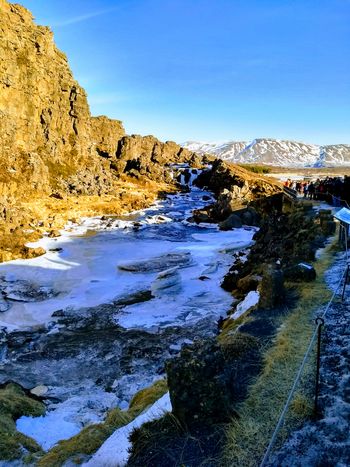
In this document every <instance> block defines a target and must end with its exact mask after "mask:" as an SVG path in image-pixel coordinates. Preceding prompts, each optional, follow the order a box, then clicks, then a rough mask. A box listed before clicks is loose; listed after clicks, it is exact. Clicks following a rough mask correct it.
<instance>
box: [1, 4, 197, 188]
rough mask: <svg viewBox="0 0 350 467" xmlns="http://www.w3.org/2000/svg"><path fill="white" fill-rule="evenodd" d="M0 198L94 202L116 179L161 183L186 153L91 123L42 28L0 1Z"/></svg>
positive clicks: (100, 121)
mask: <svg viewBox="0 0 350 467" xmlns="http://www.w3.org/2000/svg"><path fill="white" fill-rule="evenodd" d="M0 44H1V45H0V134H1V142H2V144H1V147H0V196H1V195H14V196H17V197H18V196H21V195H22V193H25V194H28V193H31V192H32V193H50V192H51V191H52V190H57V189H58V190H63V191H65V192H67V193H74V194H78V195H79V194H88V195H90V194H102V193H108V192H111V191H112V190H113V182H114V180H115V179H116V177H118V176H120V175H121V173H126V174H128V173H129V172H130V171H134V172H132V173H131V175H135V172H136V173H138V174H141V175H148V176H149V177H152V176H153V175H154V176H155V178H156V179H159V178H161V177H162V176H163V172H164V171H163V168H162V167H163V165H164V164H165V163H168V162H178V161H180V162H184V161H188V160H190V159H191V158H193V153H191V152H190V151H188V150H184V149H182V148H181V147H180V146H178V145H176V144H175V143H170V142H169V143H165V144H163V143H161V142H160V141H158V140H157V139H156V138H154V137H152V136H147V137H145V138H143V137H141V136H131V137H126V136H125V132H124V128H123V126H122V123H121V122H120V121H118V120H110V119H109V118H107V117H92V116H91V114H90V110H89V106H88V102H87V97H86V94H85V91H84V89H83V88H82V87H81V86H79V84H78V83H77V81H76V80H75V79H74V77H73V75H72V72H71V70H70V68H69V65H68V62H67V58H66V56H65V55H64V54H63V53H62V52H61V51H59V50H58V49H57V48H56V46H55V44H54V42H53V34H52V32H51V31H50V29H49V28H47V27H43V26H37V25H35V24H34V23H33V17H32V15H31V13H30V12H29V11H28V10H26V9H25V8H23V7H22V6H20V5H15V4H10V3H8V2H7V1H6V0H0Z"/></svg>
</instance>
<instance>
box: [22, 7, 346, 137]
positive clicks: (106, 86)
mask: <svg viewBox="0 0 350 467" xmlns="http://www.w3.org/2000/svg"><path fill="white" fill-rule="evenodd" d="M17 1H18V3H21V4H23V5H24V6H26V7H27V8H29V9H30V10H31V11H32V12H33V14H34V16H35V18H36V22H37V23H38V24H44V25H49V26H50V27H51V28H52V30H53V31H54V34H55V41H56V44H57V45H58V47H59V48H60V49H62V50H63V51H64V52H65V53H66V54H67V55H68V58H69V63H70V66H71V68H72V69H73V72H74V75H75V77H76V78H77V80H78V81H79V82H80V84H81V85H82V86H83V87H84V88H85V89H86V91H87V93H88V96H89V103H90V106H91V111H92V113H93V115H99V114H105V115H108V116H109V117H113V118H118V119H120V120H123V122H124V125H125V127H126V130H127V132H128V133H140V134H153V135H155V136H157V137H159V138H161V139H162V140H168V139H171V140H175V141H177V142H183V141H186V140H202V141H218V140H219V141H220V140H251V139H253V138H258V137H271V138H280V139H294V140H301V141H305V142H311V143H316V144H332V143H348V144H349V143H350V0H74V1H72V0H17Z"/></svg>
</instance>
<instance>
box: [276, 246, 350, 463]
mask: <svg viewBox="0 0 350 467" xmlns="http://www.w3.org/2000/svg"><path fill="white" fill-rule="evenodd" d="M345 264H346V263H345V258H344V254H340V255H339V256H338V259H337V261H336V263H335V264H334V265H333V266H332V267H331V268H330V270H329V271H328V273H326V280H327V283H328V285H329V286H330V288H331V289H333V290H334V289H335V288H336V286H337V284H338V282H339V279H340V277H341V275H342V273H343V271H344V267H345ZM341 292H342V289H340V290H339V295H338V299H337V300H335V301H334V302H333V305H332V306H331V308H330V309H329V311H328V313H327V315H326V317H325V327H324V331H323V344H322V351H321V379H320V380H321V387H320V396H319V405H320V409H321V417H320V418H319V419H318V420H317V421H313V422H308V423H306V424H305V425H304V426H303V427H302V428H301V429H300V430H298V431H295V432H294V433H292V435H291V436H290V438H289V439H288V441H287V442H286V443H285V444H284V446H283V447H282V448H281V449H280V451H279V452H277V453H275V455H274V456H273V457H272V458H271V462H270V464H269V465H271V466H276V465H278V466H281V467H289V466H293V467H316V466H317V467H318V466H336V467H345V466H349V465H350V332H349V317H350V284H348V285H347V287H346V295H345V300H344V302H341V300H340V299H339V298H340V295H341Z"/></svg>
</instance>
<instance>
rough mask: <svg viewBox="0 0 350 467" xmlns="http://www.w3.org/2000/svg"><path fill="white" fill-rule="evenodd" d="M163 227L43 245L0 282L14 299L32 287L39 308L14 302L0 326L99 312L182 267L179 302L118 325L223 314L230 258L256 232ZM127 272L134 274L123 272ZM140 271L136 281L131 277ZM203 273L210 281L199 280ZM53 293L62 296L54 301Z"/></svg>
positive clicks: (160, 303)
mask: <svg viewBox="0 0 350 467" xmlns="http://www.w3.org/2000/svg"><path fill="white" fill-rule="evenodd" d="M163 225H164V224H163ZM163 225H156V226H149V227H148V228H147V230H144V231H141V232H128V233H127V232H125V231H124V230H123V229H117V230H115V231H112V232H101V233H98V234H96V235H92V236H86V237H82V236H81V235H80V232H79V236H74V233H73V232H64V235H63V236H62V237H60V238H58V239H49V238H44V239H42V240H41V241H40V242H39V244H40V245H42V246H44V247H45V248H46V249H47V250H48V251H47V253H46V254H45V255H43V256H41V257H39V258H34V259H31V260H16V261H12V262H9V263H4V264H2V265H1V266H0V275H1V276H3V277H4V279H5V281H11V282H8V283H9V284H11V286H10V288H11V287H12V288H13V290H14V291H16V295H14V293H13V294H12V295H13V297H12V295H11V297H12V298H13V299H15V298H17V300H18V299H19V298H21V297H22V298H23V299H25V296H26V293H28V291H27V289H28V286H27V284H28V283H30V284H32V287H34V288H36V289H37V290H38V291H41V292H40V297H39V298H40V301H38V300H39V298H38V300H36V301H29V300H32V298H33V297H28V300H27V301H16V302H15V301H13V303H12V306H11V308H10V309H9V310H8V311H5V312H3V313H1V315H0V325H3V326H6V327H8V329H10V330H11V329H15V328H24V327H28V326H31V327H32V326H36V325H41V324H45V323H48V322H49V321H50V320H51V316H52V314H53V313H54V312H55V311H57V310H60V309H65V308H67V307H70V308H73V309H74V308H75V309H81V308H84V307H93V306H98V305H100V304H103V303H110V302H112V301H114V300H116V299H118V297H121V296H125V295H130V294H132V293H135V292H138V291H141V290H142V291H144V290H150V291H151V290H152V288H153V289H154V283H155V281H156V280H157V274H159V272H162V271H163V270H167V269H169V268H170V267H172V266H181V267H180V269H179V274H180V282H181V287H180V288H179V293H178V294H177V295H174V296H173V297H172V299H169V297H168V296H166V297H162V296H159V294H157V298H156V299H154V300H151V301H150V302H149V303H144V304H142V303H141V304H136V305H133V306H131V307H126V308H125V310H124V311H125V313H123V314H122V315H120V318H119V322H120V324H121V325H122V326H127V327H128V326H134V325H138V326H139V325H140V326H153V325H157V324H158V325H162V324H169V323H171V321H173V320H176V321H180V322H183V323H185V322H188V320H189V319H195V318H196V317H199V316H201V315H203V314H206V313H215V314H220V313H224V311H225V309H227V308H228V306H229V305H230V302H231V297H230V295H229V294H227V293H226V292H224V291H223V290H222V289H221V288H220V287H219V283H220V281H221V280H222V277H223V275H224V274H225V272H226V270H227V268H228V267H229V266H230V264H231V262H232V258H231V256H230V255H228V254H226V252H227V251H232V250H236V249H240V248H244V247H246V246H247V245H250V244H251V239H252V236H253V234H254V231H253V230H245V229H236V230H235V231H232V232H220V231H216V232H213V229H212V228H211V229H210V230H209V231H205V230H204V229H200V228H198V227H196V226H191V227H188V226H184V225H182V224H181V223H178V222H174V223H172V224H171V225H174V227H173V228H172V229H170V231H169V229H168V228H167V227H163ZM175 225H176V227H177V228H175ZM164 229H167V230H165V231H164ZM158 234H159V235H158ZM57 249H62V250H60V251H57ZM50 250H56V251H50ZM118 265H119V268H118ZM120 265H124V269H128V268H129V271H128V270H121V268H120ZM127 265H129V266H127ZM136 266H137V269H138V273H137V274H135V273H134V272H131V271H132V270H135V269H133V268H136ZM213 266H214V267H213ZM122 267H123V266H122ZM208 271H212V272H211V273H210V272H208ZM203 273H205V275H207V276H208V277H209V278H210V279H211V280H210V281H200V280H199V277H200V276H201V275H202V274H203ZM22 286H23V287H22ZM8 287H9V286H8ZM7 289H8V288H7ZM45 291H47V292H45ZM50 291H54V294H55V295H56V296H54V297H52V296H50V293H51V292H50ZM45 293H47V297H46V299H44V298H45V296H44V294H45ZM34 299H35V297H34ZM3 308H6V307H3ZM147 314H149V316H147ZM139 318H140V319H139Z"/></svg>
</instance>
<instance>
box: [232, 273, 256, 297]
mask: <svg viewBox="0 0 350 467" xmlns="http://www.w3.org/2000/svg"><path fill="white" fill-rule="evenodd" d="M260 281H261V276H258V275H256V274H248V275H247V276H245V277H242V279H239V281H238V282H237V289H239V291H240V292H242V293H244V294H246V293H248V292H251V291H252V290H256V289H257V287H258V285H259V283H260Z"/></svg>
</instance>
